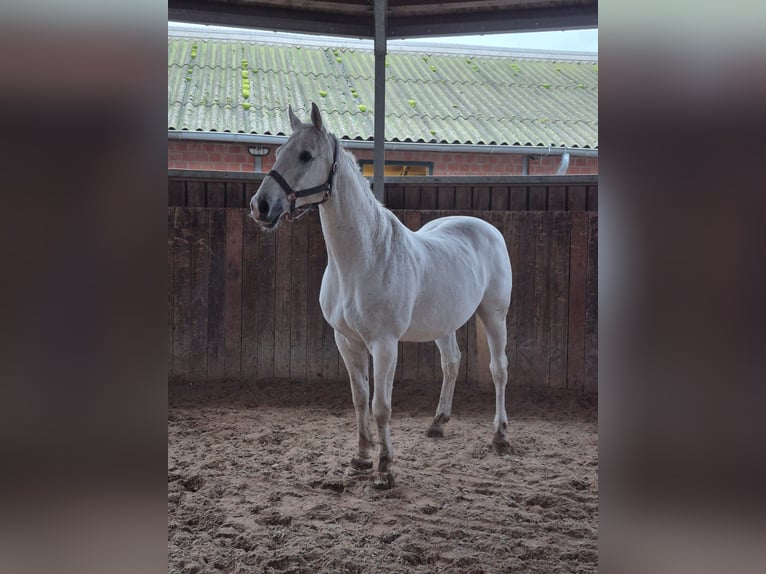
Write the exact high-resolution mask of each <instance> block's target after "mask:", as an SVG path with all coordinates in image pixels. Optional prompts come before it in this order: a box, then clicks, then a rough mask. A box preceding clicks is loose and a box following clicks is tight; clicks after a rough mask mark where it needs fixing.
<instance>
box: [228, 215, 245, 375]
mask: <svg viewBox="0 0 766 574" xmlns="http://www.w3.org/2000/svg"><path fill="white" fill-rule="evenodd" d="M243 218H244V212H243V210H241V209H227V210H226V286H225V289H226V297H225V303H224V305H225V306H224V376H225V377H227V378H237V379H238V378H240V377H241V376H242V277H243V274H242V225H243V221H242V220H243Z"/></svg>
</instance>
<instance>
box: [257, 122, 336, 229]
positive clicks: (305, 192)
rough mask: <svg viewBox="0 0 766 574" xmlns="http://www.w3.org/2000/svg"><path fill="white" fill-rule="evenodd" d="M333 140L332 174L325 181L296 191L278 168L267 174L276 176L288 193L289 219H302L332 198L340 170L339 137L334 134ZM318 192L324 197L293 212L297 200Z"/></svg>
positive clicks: (283, 189)
mask: <svg viewBox="0 0 766 574" xmlns="http://www.w3.org/2000/svg"><path fill="white" fill-rule="evenodd" d="M333 140H334V141H335V147H334V149H333V154H332V166H331V167H330V174H329V175H328V176H327V181H325V182H324V183H322V184H320V185H315V186H314V187H310V188H308V189H301V190H298V191H296V190H294V189H293V188H292V187H290V184H289V183H287V181H285V178H284V177H282V174H280V173H279V172H278V171H277V170H275V169H272V170H271V171H270V172H269V173H267V174H266V175H267V176H271V177H273V178H274V180H275V181H276V182H277V183H278V184H279V186H280V187H281V188H282V191H284V192H285V195H287V199H288V200H289V201H290V211H289V212H288V213H287V219H288V221H294V220H296V219H300V218H301V217H303V216H304V215H306V214H307V213H308V212H309V211H310V210H311V209H313V208H314V207H317V206H319V205H321V204H323V203H324V202H325V201H327V200H328V199H330V196H331V195H332V187H333V183H334V182H335V174H336V173H337V172H338V138H336V137H334V136H333ZM316 193H322V194H323V195H322V199H320V200H319V201H312V202H310V203H306V204H303V205H301V206H300V209H302V210H303V211H301V212H300V213H299V214H298V215H297V216H293V212H294V211H295V209H296V207H295V202H296V201H297V200H298V199H300V198H302V197H308V196H309V195H314V194H316Z"/></svg>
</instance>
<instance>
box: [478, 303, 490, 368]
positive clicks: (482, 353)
mask: <svg viewBox="0 0 766 574" xmlns="http://www.w3.org/2000/svg"><path fill="white" fill-rule="evenodd" d="M476 364H477V365H478V369H477V371H476V380H477V381H480V382H485V381H491V380H492V377H491V376H490V371H489V342H488V341H487V331H486V330H485V329H484V323H483V322H482V320H481V317H479V314H478V313H477V314H476Z"/></svg>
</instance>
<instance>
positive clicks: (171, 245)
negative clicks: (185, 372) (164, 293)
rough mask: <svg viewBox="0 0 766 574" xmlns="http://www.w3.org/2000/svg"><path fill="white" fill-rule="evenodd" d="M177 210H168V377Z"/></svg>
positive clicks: (172, 319)
mask: <svg viewBox="0 0 766 574" xmlns="http://www.w3.org/2000/svg"><path fill="white" fill-rule="evenodd" d="M176 209H177V208H172V207H169V208H168V231H167V233H168V237H167V241H168V252H167V257H168V268H167V272H168V377H172V376H173V342H174V340H175V333H174V327H175V315H174V311H175V310H174V306H173V300H174V298H175V281H174V280H175V271H174V265H173V264H174V254H175V237H176V233H175V219H176Z"/></svg>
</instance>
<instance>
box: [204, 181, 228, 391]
mask: <svg viewBox="0 0 766 574" xmlns="http://www.w3.org/2000/svg"><path fill="white" fill-rule="evenodd" d="M221 191H222V192H223V190H221ZM221 199H223V195H221ZM208 217H209V225H208V238H207V240H208V245H209V246H210V273H209V275H208V290H207V291H208V308H207V310H208V313H207V378H208V379H209V380H214V381H218V380H222V379H223V378H224V361H225V353H226V348H225V308H226V211H225V210H224V209H209V210H208Z"/></svg>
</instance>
